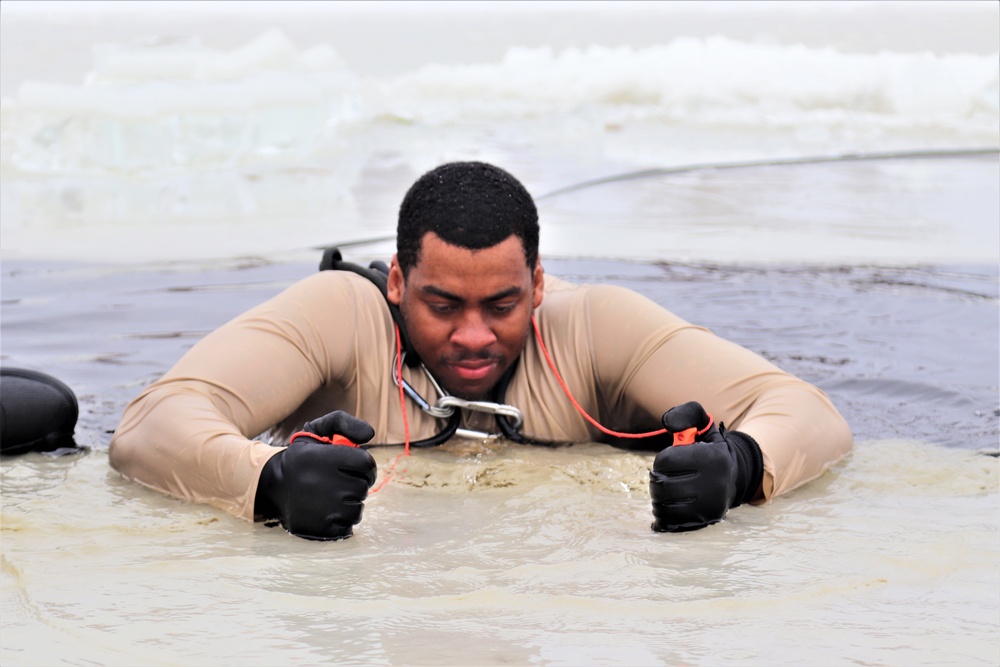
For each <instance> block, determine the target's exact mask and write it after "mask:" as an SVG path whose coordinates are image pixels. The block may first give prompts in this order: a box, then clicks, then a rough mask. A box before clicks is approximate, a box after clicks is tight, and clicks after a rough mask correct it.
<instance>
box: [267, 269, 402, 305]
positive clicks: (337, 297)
mask: <svg viewBox="0 0 1000 667" xmlns="http://www.w3.org/2000/svg"><path fill="white" fill-rule="evenodd" d="M285 296H286V297H288V298H292V299H294V300H296V301H301V302H306V303H314V304H316V305H317V307H318V306H319V305H321V304H322V305H327V306H329V305H332V304H333V303H338V302H339V303H340V305H341V306H346V305H347V304H349V303H350V304H353V305H354V306H356V307H363V308H374V309H383V308H387V307H386V305H385V297H384V296H383V295H382V291H381V290H380V289H379V288H378V286H377V285H375V283H373V282H372V281H370V280H368V279H367V278H365V277H364V276H360V275H358V274H356V273H351V272H350V271H318V272H317V273H314V274H312V275H309V276H306V277H305V278H302V279H300V280H298V281H296V282H295V283H293V284H292V285H290V286H289V287H288V289H287V290H285Z"/></svg>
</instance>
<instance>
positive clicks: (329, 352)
mask: <svg viewBox="0 0 1000 667" xmlns="http://www.w3.org/2000/svg"><path fill="white" fill-rule="evenodd" d="M372 290H376V291H377V288H375V287H374V286H373V285H372V284H371V283H369V282H368V281H367V280H365V279H364V278H361V277H359V276H355V275H353V274H348V273H346V272H340V271H337V272H334V271H325V272H321V273H318V274H316V275H314V276H311V277H309V278H306V279H305V280H303V281H300V282H299V283H296V284H295V285H293V286H291V287H290V288H288V289H287V290H285V291H284V292H282V293H281V294H279V295H278V296H276V297H274V298H273V299H271V300H269V301H267V302H265V303H264V304H261V305H260V306H258V307H256V308H254V309H252V310H250V311H248V312H246V313H244V314H243V315H241V316H239V317H237V318H236V319H234V320H232V321H231V322H229V323H227V324H225V325H223V326H222V327H220V328H219V329H218V330H216V331H214V332H212V333H211V334H209V335H208V336H206V337H205V338H203V339H202V340H201V341H199V342H198V343H197V344H196V345H195V346H194V347H192V348H191V350H189V351H188V353H187V354H185V355H184V357H183V358H182V359H181V360H180V361H178V362H177V364H176V365H175V366H174V367H173V368H172V369H171V370H170V371H169V372H167V373H166V375H164V376H163V377H162V378H161V379H160V380H158V381H157V382H155V383H154V384H152V385H150V386H149V387H148V388H146V390H145V391H143V392H142V394H140V395H139V397H137V398H136V399H135V400H134V401H132V402H131V403H130V404H129V405H128V406H127V407H126V409H125V412H124V415H123V417H122V421H121V424H120V425H119V427H118V429H117V430H116V431H115V434H114V436H113V437H112V439H111V443H110V446H109V457H110V462H111V465H112V466H113V467H114V468H115V469H116V470H118V471H119V472H121V473H122V474H124V475H125V476H127V477H130V478H132V479H134V480H136V481H138V482H140V483H142V484H144V485H146V486H149V487H151V488H154V489H157V490H159V491H161V492H164V493H167V494H170V495H173V496H176V497H178V498H182V499H186V500H190V501H192V502H200V503H208V504H210V505H213V506H215V507H218V508H220V509H223V510H225V511H227V512H229V513H231V514H234V515H236V516H238V517H241V518H243V519H247V520H252V519H253V507H254V499H255V496H256V492H257V480H258V478H259V476H260V471H261V468H262V467H263V466H264V463H265V462H266V461H267V460H268V459H269V458H270V457H271V456H273V455H274V454H276V453H277V452H278V451H280V449H279V448H276V447H271V446H269V445H268V444H266V443H264V442H260V441H258V440H254V439H253V438H254V437H255V436H257V435H259V434H260V433H262V432H264V431H265V430H267V429H269V428H271V427H272V426H274V425H275V424H277V423H279V422H281V421H282V420H283V419H285V418H286V417H288V416H289V415H291V414H292V413H293V412H295V410H296V409H297V408H298V407H299V406H301V405H302V404H303V403H304V402H305V401H306V400H307V399H308V398H309V397H310V396H312V395H313V394H314V393H315V392H316V391H317V390H318V389H319V388H320V387H321V386H324V385H328V384H335V385H339V386H343V387H350V386H352V385H354V384H356V383H357V368H358V366H357V363H356V361H357V353H356V347H357V343H358V340H359V338H367V339H371V338H373V337H374V338H377V337H387V336H388V335H389V334H388V331H387V330H386V323H385V320H386V317H387V316H386V315H385V313H382V312H380V311H379V310H378V306H379V305H380V304H381V302H382V298H381V296H378V299H373V298H371V297H372V295H371V294H370V292H371V291H372Z"/></svg>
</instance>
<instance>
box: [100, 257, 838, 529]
mask: <svg viewBox="0 0 1000 667" xmlns="http://www.w3.org/2000/svg"><path fill="white" fill-rule="evenodd" d="M535 316H536V319H537V322H538V326H539V328H540V330H541V333H542V338H543V340H544V342H545V346H546V347H547V348H548V350H549V353H550V354H551V355H552V358H553V361H554V363H555V365H556V368H557V369H558V371H559V373H560V374H561V375H562V377H563V379H564V380H565V381H566V383H567V385H568V387H569V389H570V391H571V393H572V394H573V396H574V397H575V398H576V400H577V401H578V402H579V403H580V405H581V406H582V407H583V408H584V409H585V410H586V411H587V412H588V413H589V414H590V415H592V416H593V417H594V418H596V419H597V420H598V421H599V422H601V423H602V424H603V425H604V426H606V427H608V428H611V429H614V430H618V431H627V432H645V431H652V430H656V429H658V428H659V427H660V426H661V424H660V417H661V416H662V414H663V413H664V412H665V411H666V410H668V409H670V408H671V407H674V406H676V405H680V404H682V403H686V402H688V401H698V402H700V403H701V404H702V405H704V406H705V408H706V409H707V410H708V411H709V412H710V413H711V414H712V415H714V417H715V418H716V420H717V421H722V422H724V423H725V424H726V425H727V427H728V428H730V429H738V430H740V431H743V432H745V433H747V434H748V435H750V436H752V437H753V438H754V439H755V440H756V441H757V442H758V443H759V444H760V447H761V450H762V452H763V455H764V483H763V492H764V499H770V498H771V497H773V496H775V495H778V494H781V493H784V492H786V491H789V490H791V489H793V488H795V487H797V486H799V485H801V484H803V483H805V482H807V481H809V480H811V479H814V478H816V477H818V476H819V475H820V474H822V473H823V471H825V470H826V469H827V468H828V467H829V466H830V465H831V464H832V463H834V462H836V461H837V460H838V459H840V458H841V457H843V456H844V455H845V454H846V453H847V452H848V451H850V449H851V447H852V442H853V441H852V436H851V432H850V429H849V428H848V426H847V424H846V422H845V421H844V419H843V418H842V417H841V416H840V414H839V413H838V412H837V410H836V408H834V407H833V405H832V404H831V403H830V401H829V399H827V397H826V396H825V395H824V394H823V393H822V392H821V391H820V390H818V389H817V388H815V387H813V386H812V385H810V384H808V383H806V382H803V381H802V380H799V379H798V378H796V377H794V376H792V375H790V374H788V373H786V372H784V371H782V370H780V369H778V368H777V367H775V366H774V365H773V364H771V363H770V362H768V361H766V360H764V359H763V358H761V357H760V356H758V355H756V354H754V353H753V352H750V351H749V350H746V349H744V348H742V347H740V346H738V345H735V344H733V343H730V342H728V341H726V340H723V339H721V338H719V337H718V336H715V335H714V334H712V333H711V332H710V331H708V330H706V329H704V328H701V327H697V326H694V325H692V324H689V323H688V322H685V321H684V320H682V319H680V318H678V317H677V316H675V315H673V314H672V313H670V312H668V311H667V310H665V309H663V308H662V307H660V306H659V305H657V304H655V303H653V302H652V301H650V300H649V299H647V298H645V297H643V296H641V295H639V294H636V293H635V292H632V291H630V290H627V289H625V288H621V287H615V286H609V285H593V286H588V285H574V284H571V283H568V282H565V281H563V280H560V279H557V278H553V277H552V276H546V283H545V298H544V301H543V303H542V305H541V306H540V307H539V308H538V309H537V311H536V313H535ZM395 349H396V348H395V334H394V329H393V323H392V318H391V316H390V314H389V310H388V308H387V307H386V304H385V300H384V298H383V296H382V294H381V293H380V292H379V291H378V289H377V288H376V287H375V286H374V285H373V284H372V283H370V282H369V281H368V280H367V279H365V278H363V277H361V276H358V275H355V274H353V273H349V272H345V271H323V272H320V273H317V274H316V275H314V276H311V277H309V278H306V279H304V280H302V281H300V282H298V283H296V284H294V285H292V286H291V287H289V288H288V289H287V290H285V291H284V292H282V293H281V294H279V295H277V296H275V297H274V298H272V299H271V300H269V301H267V302H265V303H263V304H261V305H260V306H258V307H256V308H254V309H252V310H250V311H248V312H246V313H244V314H243V315H241V316H239V317H237V318H236V319H234V320H232V321H231V322H229V323H227V324H226V325H224V326H222V327H221V328H219V329H218V330H216V331H215V332H213V333H211V334H209V335H208V336H206V337H205V338H204V339H203V340H201V341H200V342H199V343H198V344H197V345H195V346H194V347H193V348H192V349H191V350H190V351H189V352H188V353H187V354H186V355H185V356H184V357H183V358H182V359H181V360H180V361H179V362H178V363H177V364H176V365H175V366H174V367H173V368H172V369H171V370H170V371H169V372H167V374H166V375H164V376H163V377H162V378H161V379H160V380H158V381H157V382H155V383H153V384H152V385H150V386H149V387H147V388H146V389H145V391H143V392H142V393H141V394H140V395H139V396H138V397H137V398H136V399H135V400H134V401H132V402H131V403H130V404H129V406H128V407H127V408H126V410H125V414H124V416H123V418H122V422H121V424H120V426H119V427H118V429H117V430H116V432H115V435H114V437H113V438H112V440H111V445H110V460H111V465H112V466H113V467H114V468H115V469H116V470H118V471H120V472H121V473H122V474H124V475H126V476H128V477H130V478H132V479H135V480H137V481H139V482H141V483H142V484H145V485H147V486H150V487H152V488H154V489H158V490H160V491H162V492H164V493H168V494H170V495H173V496H177V497H179V498H184V499H187V500H191V501H194V502H203V503H209V504H211V505H214V506H216V507H219V508H221V509H224V510H226V511H227V512H230V513H232V514H234V515H236V516H239V517H241V518H244V519H247V520H252V519H253V507H254V497H255V495H256V491H257V480H258V478H259V476H260V471H261V468H262V467H263V465H264V463H265V462H266V461H267V459H268V458H270V457H271V456H273V455H274V454H275V453H277V452H278V451H280V450H279V448H277V447H273V446H271V445H269V444H266V443H264V442H262V441H260V440H256V439H254V438H256V437H257V436H259V435H260V434H261V433H263V432H265V431H269V430H270V432H271V433H272V434H273V435H274V436H276V438H277V439H278V440H279V441H281V440H282V439H284V438H287V437H288V436H289V435H290V434H291V433H292V432H294V431H295V430H298V429H299V428H300V427H301V426H302V424H303V423H304V422H305V421H308V420H310V419H315V418H316V417H319V416H322V415H324V414H326V413H327V412H330V411H332V410H337V409H340V410H345V411H347V412H350V413H351V414H353V415H355V416H357V417H360V418H362V419H364V420H366V421H368V422H369V423H370V424H371V425H372V426H373V427H374V429H375V438H374V439H373V441H372V442H389V443H398V442H402V441H403V439H404V431H403V418H402V409H401V406H400V400H399V390H398V388H397V387H396V386H395V385H394V384H393V382H392V375H391V373H392V362H393V358H394V356H395ZM403 373H404V377H405V378H406V379H407V381H408V382H409V383H410V384H411V385H412V386H413V387H414V388H415V389H416V390H417V391H418V392H419V393H420V394H421V395H423V396H425V397H428V398H429V399H430V400H431V401H432V402H433V400H434V398H435V397H436V393H435V391H434V388H433V386H432V385H431V383H430V381H429V380H428V379H427V377H426V376H425V375H424V373H423V372H421V371H420V370H419V369H410V368H404V371H403ZM505 402H506V403H508V404H511V405H514V406H516V407H518V408H520V410H521V411H522V413H523V414H524V426H523V428H522V433H523V434H524V435H525V436H526V437H528V438H531V439H537V440H543V441H556V442H590V441H601V440H602V438H603V436H602V435H601V433H600V432H599V431H597V430H596V429H595V428H594V427H593V426H591V425H590V424H589V423H588V422H587V421H586V420H585V418H584V417H583V416H582V415H581V414H580V413H579V411H578V410H577V409H576V408H575V407H574V406H573V405H572V403H571V402H570V400H569V399H568V398H567V397H566V395H565V393H564V391H563V389H562V388H561V387H560V386H559V383H558V380H557V379H556V377H555V375H554V373H553V372H552V371H551V369H550V368H549V366H548V364H547V362H546V361H545V359H544V356H543V355H542V352H541V350H540V348H539V346H538V342H537V341H536V340H535V339H534V337H531V338H529V341H528V344H527V347H526V349H525V351H524V353H523V354H522V356H521V360H520V362H519V363H518V365H517V369H516V371H515V372H514V375H513V377H512V379H511V382H510V385H509V387H508V390H507V394H506V397H505ZM407 416H408V418H409V424H410V434H411V438H412V439H414V440H418V439H422V438H426V437H430V436H431V435H433V434H435V433H437V432H438V431H440V430H441V428H442V426H443V422H442V421H441V420H438V419H435V418H433V417H431V416H429V415H427V414H425V413H423V412H422V411H420V410H419V409H417V408H416V406H415V404H413V403H412V402H410V403H409V404H408V406H407ZM492 422H493V418H492V417H491V416H490V415H485V414H481V413H473V414H470V415H468V416H467V417H466V418H465V421H464V425H465V426H467V427H469V428H477V429H480V430H487V431H496V430H497V429H496V427H495V425H494V424H493V423H492Z"/></svg>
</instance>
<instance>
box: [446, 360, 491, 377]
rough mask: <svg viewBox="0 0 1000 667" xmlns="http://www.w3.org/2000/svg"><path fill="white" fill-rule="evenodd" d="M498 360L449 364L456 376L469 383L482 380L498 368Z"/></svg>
mask: <svg viewBox="0 0 1000 667" xmlns="http://www.w3.org/2000/svg"><path fill="white" fill-rule="evenodd" d="M497 363H498V362H497V360H496V359H476V360H470V361H458V362H452V363H451V364H449V365H450V366H451V368H452V370H453V371H454V372H455V375H457V376H458V377H460V378H462V379H463V380H467V381H476V380H482V379H483V378H484V377H486V376H487V375H489V374H490V373H491V372H492V371H493V369H494V368H496V367H497Z"/></svg>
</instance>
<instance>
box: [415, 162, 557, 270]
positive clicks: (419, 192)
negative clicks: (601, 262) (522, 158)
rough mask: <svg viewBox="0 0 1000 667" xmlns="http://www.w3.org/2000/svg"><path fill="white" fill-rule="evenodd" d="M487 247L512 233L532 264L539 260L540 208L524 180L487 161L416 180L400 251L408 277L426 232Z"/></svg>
mask: <svg viewBox="0 0 1000 667" xmlns="http://www.w3.org/2000/svg"><path fill="white" fill-rule="evenodd" d="M427 232H434V233H435V234H437V235H438V236H440V237H441V239H442V240H443V241H445V242H446V243H450V244H451V245H455V246H458V247H460V248H467V249H469V250H482V249H483V248H492V247H493V246H495V245H497V244H498V243H501V242H503V241H504V240H506V239H507V238H508V237H510V235H511V234H513V235H514V236H516V237H518V238H519V239H521V243H522V244H523V245H524V254H525V259H526V260H527V264H528V268H529V269H532V270H534V268H535V264H536V263H537V261H538V209H536V208H535V202H534V200H532V198H531V195H530V194H528V191H527V190H526V189H525V188H524V186H523V185H521V183H520V182H519V181H518V180H517V179H516V178H514V177H513V176H511V175H510V174H508V173H507V172H506V171H504V170H503V169H500V168H499V167H494V166H493V165H491V164H486V163H485V162H449V163H448V164H444V165H441V166H440V167H437V168H436V169H432V170H431V171H429V172H427V173H426V174H424V175H423V176H421V177H420V178H419V179H417V182H416V183H414V184H413V185H412V186H411V187H410V189H409V191H408V192H407V193H406V196H405V197H404V198H403V203H402V204H401V205H400V207H399V224H398V226H397V228H396V255H397V257H398V261H399V268H400V269H401V270H402V271H403V275H404V277H405V276H406V275H407V274H408V273H409V272H410V269H411V268H413V267H414V266H416V265H417V263H418V262H419V261H420V247H421V244H422V242H423V238H424V235H425V234H426V233H427Z"/></svg>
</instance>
